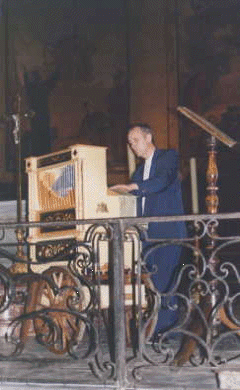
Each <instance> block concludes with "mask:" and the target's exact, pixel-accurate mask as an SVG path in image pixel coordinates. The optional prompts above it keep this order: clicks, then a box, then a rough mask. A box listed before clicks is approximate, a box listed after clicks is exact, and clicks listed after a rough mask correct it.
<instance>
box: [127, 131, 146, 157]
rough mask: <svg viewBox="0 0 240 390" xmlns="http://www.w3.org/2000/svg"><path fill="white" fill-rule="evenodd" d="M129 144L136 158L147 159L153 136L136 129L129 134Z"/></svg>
mask: <svg viewBox="0 0 240 390" xmlns="http://www.w3.org/2000/svg"><path fill="white" fill-rule="evenodd" d="M128 142H129V145H130V146H131V148H132V150H133V152H134V153H135V154H136V156H138V157H142V158H146V157H147V154H148V150H149V147H150V145H152V136H151V134H146V133H144V132H143V131H142V130H141V128H140V127H134V128H133V129H132V130H130V132H129V133H128Z"/></svg>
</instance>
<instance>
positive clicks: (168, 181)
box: [131, 149, 186, 238]
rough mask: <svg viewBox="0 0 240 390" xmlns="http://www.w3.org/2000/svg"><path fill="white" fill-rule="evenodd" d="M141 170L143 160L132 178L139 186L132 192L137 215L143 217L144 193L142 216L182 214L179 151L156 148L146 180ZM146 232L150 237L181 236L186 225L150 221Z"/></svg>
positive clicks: (184, 235) (183, 234) (184, 234)
mask: <svg viewBox="0 0 240 390" xmlns="http://www.w3.org/2000/svg"><path fill="white" fill-rule="evenodd" d="M143 169H144V163H142V164H141V165H140V166H139V167H138V168H137V169H136V171H135V172H134V174H133V176H132V180H131V181H132V182H134V183H137V184H138V187H139V189H138V190H135V191H132V194H134V195H136V196H137V197H138V200H137V215H138V216H142V197H143V196H145V197H146V199H145V208H144V216H148V217H151V216H164V215H181V214H183V213H184V210H183V203H182V191H181V183H180V179H179V162H178V153H177V152H176V151H175V150H173V149H171V150H161V149H156V150H155V152H154V155H153V159H152V164H151V168H150V175H149V179H148V180H143ZM148 234H149V237H151V238H158V237H160V238H170V237H171V238H182V237H186V226H185V223H184V222H169V223H162V224H160V223H150V224H149V227H148Z"/></svg>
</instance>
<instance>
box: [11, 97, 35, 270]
mask: <svg viewBox="0 0 240 390" xmlns="http://www.w3.org/2000/svg"><path fill="white" fill-rule="evenodd" d="M16 103H17V104H16V112H14V113H10V114H6V115H5V116H4V117H5V118H6V121H8V122H10V121H12V122H13V124H14V126H13V131H12V134H13V140H14V144H15V148H16V183H17V223H21V222H22V180H23V176H22V143H21V137H22V134H21V120H22V119H23V118H32V117H33V116H34V112H32V111H27V112H25V113H22V112H21V96H20V94H19V93H18V94H17V96H16ZM15 232H16V237H17V242H18V243H17V252H16V255H17V256H18V257H19V258H20V259H23V260H26V255H25V254H24V250H23V244H24V233H25V232H24V229H23V228H21V227H18V228H17V229H16V231H15ZM11 272H12V273H23V272H27V265H26V264H24V263H15V264H13V265H12V266H11Z"/></svg>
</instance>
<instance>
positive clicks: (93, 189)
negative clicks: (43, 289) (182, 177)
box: [26, 145, 145, 308]
mask: <svg viewBox="0 0 240 390" xmlns="http://www.w3.org/2000/svg"><path fill="white" fill-rule="evenodd" d="M106 161H107V160H106V148H105V147H102V146H92V145H72V146H70V147H68V148H67V149H66V150H62V151H59V152H55V153H51V154H49V155H45V156H40V157H29V158H27V159H26V171H27V174H28V198H29V200H28V202H29V203H28V204H29V206H28V213H29V222H32V221H33V222H36V221H41V222H44V221H50V222H52V221H64V220H65V221H71V220H74V219H79V220H80V219H91V218H93V219H97V218H112V217H134V216H136V198H135V197H134V196H132V195H119V194H116V193H114V192H112V191H110V190H108V188H107V172H106V166H107V164H106ZM88 227H89V225H74V224H73V225H70V227H69V226H68V228H67V229H65V230H62V229H61V230H60V229H59V228H57V227H56V228H55V227H54V229H51V228H38V227H32V228H31V229H30V231H29V237H28V241H29V243H30V244H31V245H30V257H31V261H32V262H34V263H36V264H34V265H32V266H31V267H32V270H33V271H35V272H38V273H42V272H48V271H47V269H49V267H50V266H51V253H52V252H54V251H55V252H54V253H55V255H56V254H58V253H57V251H58V248H62V247H64V245H65V244H64V243H66V244H67V243H68V242H71V240H78V241H81V240H84V235H85V232H86V230H87V228H88ZM48 242H51V245H49V244H48ZM52 242H54V245H52ZM104 244H105V245H104ZM107 248H108V245H107V243H106V242H105V243H104V242H102V243H101V247H100V269H101V270H103V272H104V270H105V271H106V269H107V267H108V249H107ZM135 250H136V248H135ZM132 253H133V248H132V243H130V242H125V243H124V261H125V269H131V267H132ZM138 255H139V253H137V254H136V256H138ZM40 261H41V264H40ZM44 261H45V262H44ZM43 262H44V263H43ZM53 264H54V266H55V267H56V265H57V266H60V267H63V265H64V263H58V264H56V263H53ZM65 266H66V263H65ZM141 289H142V292H141V295H142V297H143V298H142V299H143V300H145V288H144V285H143V284H142V286H141ZM100 290H101V307H102V308H106V307H108V305H109V297H108V295H109V294H108V286H107V284H106V282H105V283H103V284H102V285H101V289H100ZM131 293H132V285H131V284H130V282H129V284H128V283H127V284H125V297H126V300H125V302H126V305H130V304H132V298H131Z"/></svg>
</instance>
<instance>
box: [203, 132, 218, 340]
mask: <svg viewBox="0 0 240 390" xmlns="http://www.w3.org/2000/svg"><path fill="white" fill-rule="evenodd" d="M208 148H209V150H208V167H207V172H206V181H207V188H206V190H207V195H206V199H205V201H206V207H207V213H209V214H216V213H217V212H218V206H219V197H218V194H217V192H218V186H217V180H218V167H217V151H216V138H215V137H213V136H212V137H211V138H210V140H209V142H208ZM209 234H210V237H209V239H208V242H207V246H206V249H207V252H208V254H209V256H210V257H211V253H212V251H213V250H214V249H215V245H216V240H215V239H216V237H217V226H216V224H215V223H214V222H213V223H211V224H210V225H209ZM218 265H219V259H218V257H217V256H214V258H211V259H210V260H209V266H210V269H211V271H212V272H216V271H217V268H218ZM211 292H212V294H211V306H212V307H214V306H215V305H216V302H217V296H218V290H217V281H216V280H214V281H212V282H211ZM218 325H219V318H218V316H215V317H214V318H213V322H212V336H216V335H217V334H218Z"/></svg>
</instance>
